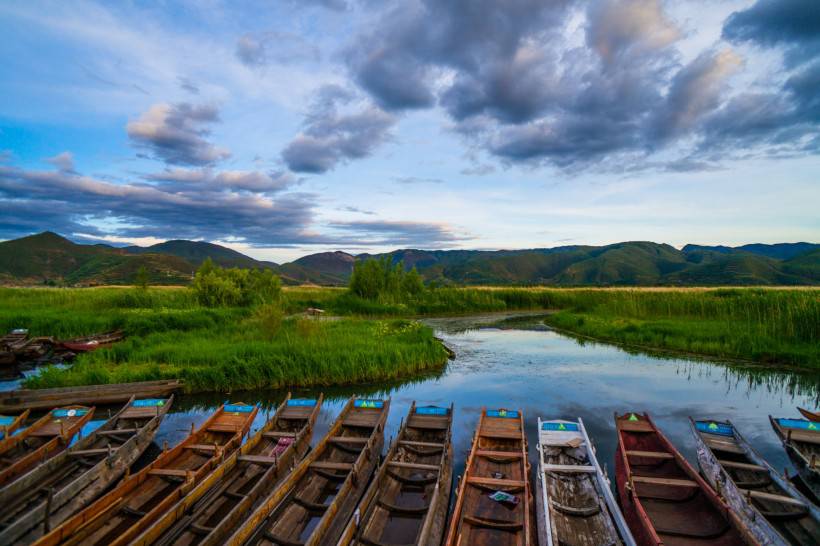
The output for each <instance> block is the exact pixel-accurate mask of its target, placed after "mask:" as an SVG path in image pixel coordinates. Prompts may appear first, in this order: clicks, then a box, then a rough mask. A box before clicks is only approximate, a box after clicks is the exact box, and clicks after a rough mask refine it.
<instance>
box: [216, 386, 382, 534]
mask: <svg viewBox="0 0 820 546" xmlns="http://www.w3.org/2000/svg"><path fill="white" fill-rule="evenodd" d="M389 408H390V400H366V399H351V400H349V401H348V402H347V404H346V405H345V407H344V409H343V410H342V413H341V415H340V416H339V418H338V419H336V422H335V423H334V424H333V426H332V427H331V428H330V431H328V433H327V435H326V436H325V437H324V438H323V439H322V441H321V442H319V444H318V445H317V446H316V447H315V448H314V449H313V451H311V452H310V454H309V455H308V456H307V457H305V459H304V460H303V461H302V462H301V463H300V464H299V466H297V467H296V468H295V469H294V471H293V472H291V474H290V475H289V476H288V477H287V478H286V479H285V481H284V482H282V483H281V484H280V485H279V487H277V488H276V490H274V492H273V493H272V494H271V495H270V496H268V497H267V498H266V499H265V500H264V501H262V503H261V504H260V505H259V506H258V507H257V508H256V510H254V511H253V513H252V514H251V515H250V517H249V518H248V519H247V520H246V521H245V522H244V523H243V524H242V526H241V527H239V529H237V531H236V532H235V533H234V534H233V535H232V536H231V537H230V538H229V539H228V540H227V541H225V544H230V545H232V546H239V545H240V544H246V545H257V544H264V545H276V546H281V545H283V544H284V545H287V546H292V545H294V544H298V545H300V546H318V545H321V546H327V545H332V544H336V541H337V540H338V539H339V535H340V534H341V532H342V529H344V526H345V525H346V524H347V521H348V519H349V518H350V516H351V514H352V513H353V510H354V508H355V507H356V504H357V503H358V502H359V498H360V497H361V496H362V493H364V489H365V487H367V483H368V482H369V481H370V477H371V476H372V475H373V471H374V469H375V467H376V463H377V462H378V459H379V455H380V454H381V451H382V446H383V445H384V422H385V419H387V412H388V410H389Z"/></svg>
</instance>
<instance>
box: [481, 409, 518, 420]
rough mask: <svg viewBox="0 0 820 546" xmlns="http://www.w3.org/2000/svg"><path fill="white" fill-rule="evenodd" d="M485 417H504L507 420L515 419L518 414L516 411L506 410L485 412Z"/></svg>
mask: <svg viewBox="0 0 820 546" xmlns="http://www.w3.org/2000/svg"><path fill="white" fill-rule="evenodd" d="M487 417H505V418H507V419H517V418H518V412H517V411H516V410H506V409H497V410H487Z"/></svg>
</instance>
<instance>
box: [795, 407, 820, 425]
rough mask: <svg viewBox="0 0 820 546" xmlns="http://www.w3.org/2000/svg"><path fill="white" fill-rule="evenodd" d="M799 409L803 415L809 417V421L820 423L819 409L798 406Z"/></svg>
mask: <svg viewBox="0 0 820 546" xmlns="http://www.w3.org/2000/svg"><path fill="white" fill-rule="evenodd" d="M797 411H799V412H800V414H801V415H802V416H803V417H805V418H806V419H808V420H809V421H814V422H815V423H820V412H818V411H809V410H807V409H803V408H797Z"/></svg>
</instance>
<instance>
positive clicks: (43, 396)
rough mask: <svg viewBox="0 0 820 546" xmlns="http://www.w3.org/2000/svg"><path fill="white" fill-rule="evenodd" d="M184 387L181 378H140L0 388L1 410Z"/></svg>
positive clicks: (163, 393) (117, 400) (114, 399)
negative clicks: (118, 381)
mask: <svg viewBox="0 0 820 546" xmlns="http://www.w3.org/2000/svg"><path fill="white" fill-rule="evenodd" d="M181 388H182V381H179V380H176V379H174V380H163V381H141V382H138V383H112V384H109V385H88V386H85V387H59V388H55V389H19V390H16V391H6V392H0V411H2V412H15V411H23V410H26V409H33V410H38V409H51V408H55V407H58V406H67V405H69V404H88V405H96V406H102V405H105V404H122V403H125V402H128V400H129V399H130V398H131V397H132V396H133V397H136V398H168V397H169V396H170V395H172V394H173V393H174V392H176V391H178V390H179V389H181Z"/></svg>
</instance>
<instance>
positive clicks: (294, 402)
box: [288, 398, 316, 406]
mask: <svg viewBox="0 0 820 546" xmlns="http://www.w3.org/2000/svg"><path fill="white" fill-rule="evenodd" d="M315 405H316V399H315V398H291V399H290V400H288V406H315Z"/></svg>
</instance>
